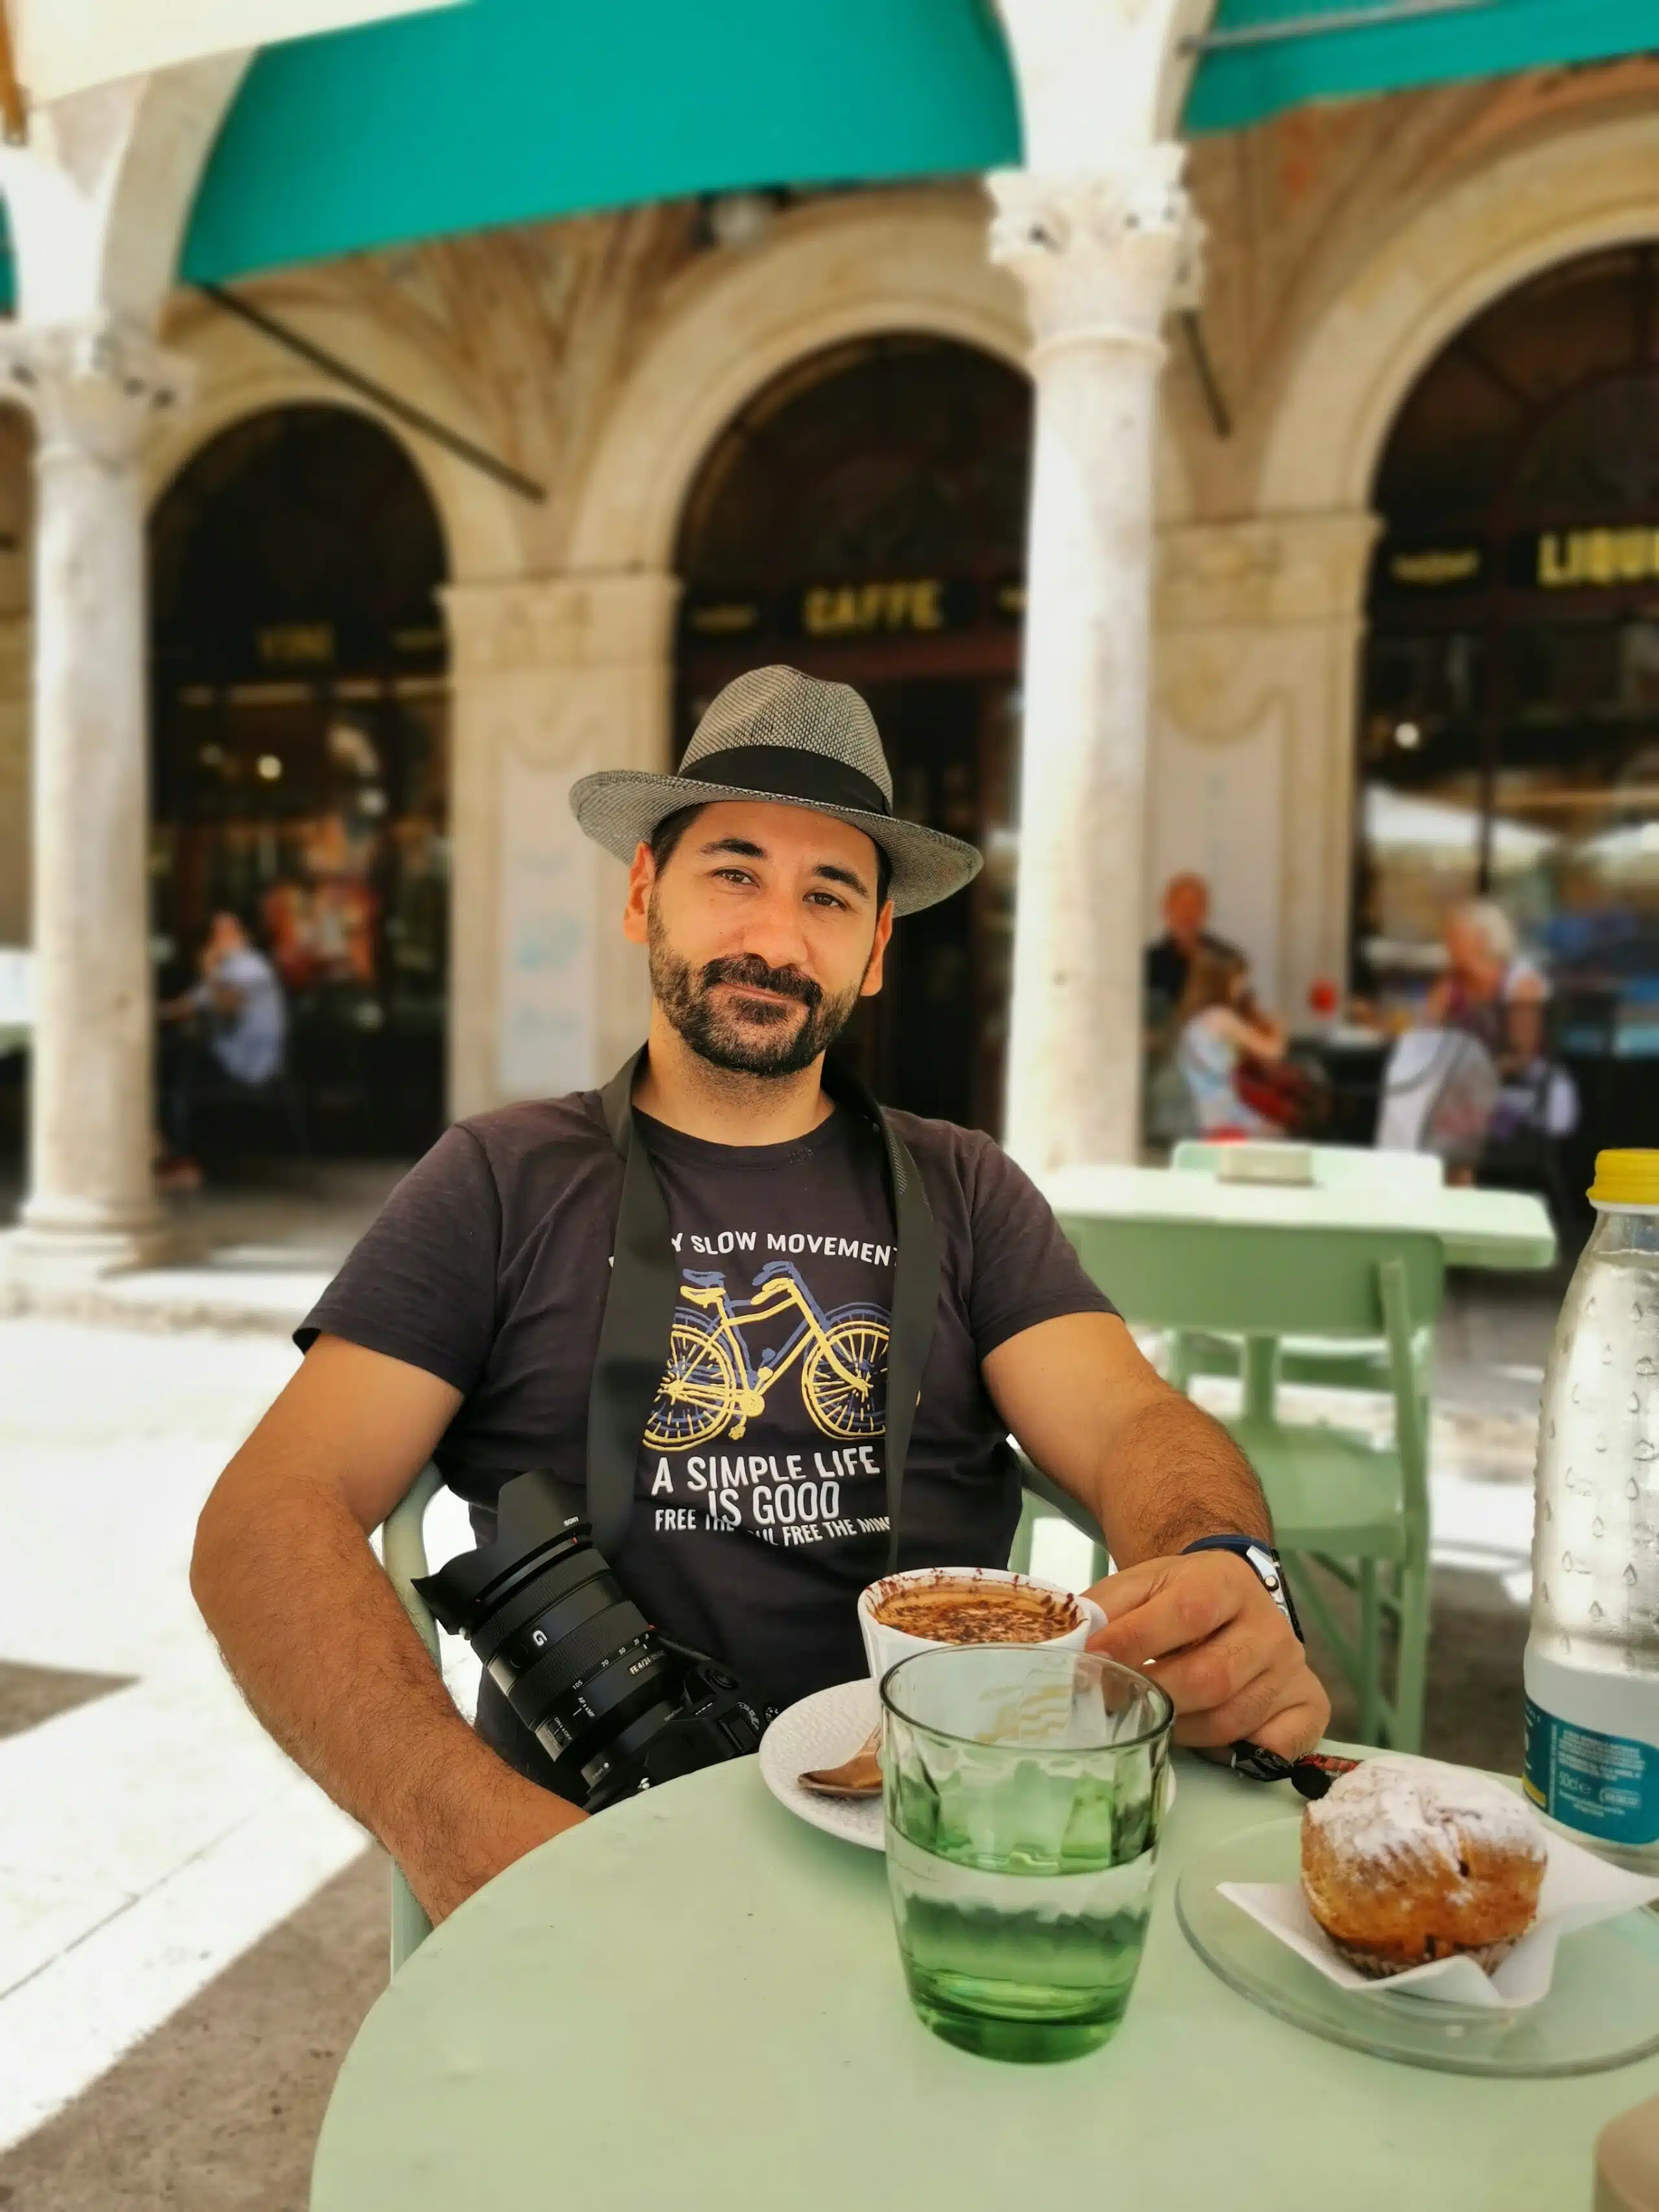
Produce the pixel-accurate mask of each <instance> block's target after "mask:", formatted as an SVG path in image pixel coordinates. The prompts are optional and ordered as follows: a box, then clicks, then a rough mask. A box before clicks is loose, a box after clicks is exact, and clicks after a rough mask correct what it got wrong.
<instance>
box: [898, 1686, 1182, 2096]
mask: <svg viewBox="0 0 1659 2212" xmlns="http://www.w3.org/2000/svg"><path fill="white" fill-rule="evenodd" d="M881 1702H882V1709H883V1710H882V1769H883V1773H884V1789H885V1800H886V1814H887V1878H888V1884H889V1887H890V1890H891V1893H892V1899H893V1918H894V1921H895V1923H896V1927H897V1930H898V1943H899V1951H900V1954H901V1956H902V1959H903V1961H904V1972H905V1977H906V1978H907V1980H908V1983H909V1986H910V1996H911V2001H912V2002H913V2003H914V2004H915V2008H916V2011H917V2012H918V2013H919V2014H920V2015H921V2019H922V2020H923V2021H924V2022H925V2023H926V2025H927V2027H930V2028H932V2029H933V2033H934V2034H936V2035H939V2036H943V2037H944V2039H945V2041H946V2042H947V2043H954V2044H956V2045H959V2046H960V2048H962V2049H963V2050H964V2051H977V2052H978V2053H979V2054H980V2055H981V2057H987V2058H1006V2059H1014V2060H1019V2061H1024V2062H1026V2063H1031V2062H1036V2063H1041V2062H1043V2061H1046V2060H1049V2059H1056V2058H1073V2057H1078V2056H1079V2055H1080V2054H1081V2053H1082V2052H1084V2051H1095V2050H1098V2048H1099V2047H1100V2045H1102V2044H1103V2043H1107V2042H1109V2040H1110V2039H1111V2037H1112V2036H1113V2034H1114V2033H1115V2031H1116V2028H1117V2024H1118V2022H1119V2021H1121V2019H1122V2017H1123V2014H1124V2008H1125V2007H1126V2006H1127V2003H1128V2002H1129V1992H1130V1990H1131V1989H1132V1988H1133V1986H1134V1978H1135V1974H1136V1971H1137V1970H1138V1968H1139V1965H1140V1954H1141V1950H1142V1948H1143V1946H1144V1945H1145V1943H1146V1921H1147V1916H1148V1913H1149V1911H1150V1910H1151V1906H1152V1867H1153V1863H1154V1861H1155V1859H1156V1857H1157V1852H1158V1826H1159V1821H1160V1818H1161V1815H1162V1812H1163V1806H1164V1778H1165V1769H1166V1767H1167V1765H1168V1762H1169V1757H1170V1728H1171V1726H1172V1724H1173V1723H1174V1719H1175V1709H1174V1707H1173V1705H1171V1704H1170V1699H1169V1697H1168V1695H1167V1694H1166V1692H1164V1691H1163V1690H1161V1689H1159V1688H1158V1685H1157V1684H1156V1683H1155V1682H1152V1681H1149V1680H1147V1679H1146V1676H1145V1675H1143V1674H1136V1673H1134V1672H1133V1669H1132V1668H1127V1667H1120V1666H1119V1665H1117V1664H1116V1662H1115V1661H1113V1660H1110V1659H1102V1658H1099V1657H1097V1656H1096V1655H1095V1654H1094V1653H1092V1652H1086V1651H1085V1652H1079V1651H1073V1650H1055V1649H1054V1648H1053V1647H1052V1646H1048V1647H1043V1646H1037V1645H1032V1644H959V1645H951V1646H947V1647H945V1648H942V1649H940V1650H933V1651H922V1652H919V1653H917V1654H916V1655H915V1657H913V1658H909V1659H905V1660H902V1661H901V1662H899V1664H898V1665H897V1666H896V1667H895V1668H892V1669H891V1670H890V1672H889V1673H888V1674H886V1675H885V1676H884V1678H883V1680H882V1685H881Z"/></svg>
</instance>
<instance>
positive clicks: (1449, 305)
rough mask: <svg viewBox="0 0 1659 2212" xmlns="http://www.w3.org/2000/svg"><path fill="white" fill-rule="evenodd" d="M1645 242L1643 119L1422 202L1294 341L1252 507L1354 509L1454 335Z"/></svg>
mask: <svg viewBox="0 0 1659 2212" xmlns="http://www.w3.org/2000/svg"><path fill="white" fill-rule="evenodd" d="M1656 235H1659V137H1656V134H1655V132H1654V130H1653V123H1652V118H1651V116H1650V115H1645V114H1632V115H1628V116H1625V117H1622V118H1618V119H1616V120H1607V121H1602V122H1599V123H1595V124H1589V125H1582V126H1580V127H1579V128H1577V129H1574V130H1571V131H1563V132H1562V133H1561V134H1560V135H1559V137H1556V138H1554V139H1553V140H1551V141H1548V142H1547V143H1543V144H1541V145H1540V144H1535V143H1534V144H1528V145H1524V146H1522V147H1518V148H1516V149H1514V150H1513V151H1511V152H1510V153H1508V154H1506V155H1504V156H1503V157H1502V158H1500V159H1499V160H1498V161H1492V162H1490V163H1487V164H1486V165H1485V166H1483V167H1480V169H1478V170H1475V171H1474V172H1473V173H1471V174H1469V175H1468V176H1466V177H1465V178H1463V179H1462V181H1461V182H1460V183H1458V184H1455V185H1453V186H1452V187H1451V188H1450V189H1449V191H1443V192H1440V193H1437V194H1436V195H1435V196H1434V197H1432V198H1431V199H1429V200H1427V201H1426V202H1425V204H1423V205H1422V206H1420V207H1419V209H1418V210H1417V211H1416V212H1415V214H1413V216H1411V217H1409V218H1408V219H1407V221H1406V222H1403V223H1402V224H1401V225H1400V227H1399V228H1397V229H1396V230H1395V232H1394V233H1393V234H1392V235H1391V236H1390V237H1389V238H1388V239H1387V240H1385V242H1384V243H1383V246H1382V248H1381V250H1380V251H1379V252H1376V253H1375V254H1373V255H1371V256H1370V257H1369V258H1367V259H1365V260H1364V261H1363V262H1362V263H1360V264H1359V265H1358V268H1357V269H1356V270H1355V271H1354V273H1353V275H1352V278H1351V279H1350V281H1349V282H1348V283H1346V285H1345V286H1344V287H1343V288H1342V289H1341V290H1340V292H1339V294H1338V295H1337V296H1336V298H1335V299H1334V301H1333V302H1332V303H1331V304H1330V305H1329V306H1328V307H1327V308H1326V310H1325V312H1324V313H1322V315H1321V316H1320V317H1319V318H1318V319H1317V320H1316V322H1315V323H1314V324H1313V325H1312V326H1311V327H1310V330H1309V331H1308V333H1307V335H1306V337H1304V340H1303V343H1302V346H1301V349H1300V352H1299V356H1298V359H1297V363H1296V366H1295V368H1293V369H1292V371H1291V375H1290V377H1289V379H1288V380H1287V382H1286V385H1285V391H1284V393H1283V396H1282V398H1280V401H1279V406H1278V408H1277V410H1275V416H1274V427H1273V432H1272V434H1271V435H1270V437H1269V438H1268V441H1267V447H1266V452H1265V454H1264V458H1263V461H1262V465H1261V477H1260V490H1259V496H1258V501H1257V504H1258V507H1259V508H1260V510H1261V512H1262V513H1265V514H1270V515H1271V514H1279V513H1309V512H1315V513H1345V512H1346V513H1352V512H1353V511H1355V510H1358V509H1363V508H1364V507H1366V506H1367V505H1368V504H1369V501H1370V488H1371V481H1372V478H1373V477H1374V475H1375V473H1376V464H1377V461H1378V459H1379V458H1380V456H1381V454H1382V451H1383V444H1384V442H1385V441H1386V440H1387V437H1388V435H1389V429H1390V428H1391V426H1392V424H1393V422H1394V419H1395V415H1396V414H1397V413H1398V411H1399V410H1400V407H1401V404H1402V403H1403V401H1404V399H1405V398H1406V395H1407V392H1409V391H1410V390H1411V387H1412V386H1413V383H1414V382H1415V381H1416V380H1417V378H1418V376H1419V374H1421V372H1422V371H1423V369H1424V368H1426V367H1427V365H1428V363H1429V362H1431V361H1432V360H1433V359H1434V357H1435V356H1436V355H1437V353H1438V352H1439V351H1440V350H1441V349H1442V348H1443V346H1444V345H1446V344H1447V343H1449V341H1450V340H1451V339H1452V338H1453V337H1455V335H1456V333H1457V332H1458V331H1460V330H1461V329H1462V327H1463V326H1464V325H1466V324H1467V323H1468V322H1469V321H1471V320H1472V319H1473V318H1474V316H1475V315H1476V314H1478V313H1480V310H1481V309H1482V308H1483V307H1486V306H1488V305H1490V303H1491V302H1492V301H1494V300H1496V299H1498V297H1499V296H1500V295H1502V294H1504V293H1505V292H1508V291H1510V290H1512V289H1514V288H1515V286H1516V285H1517V284H1520V283H1524V282H1525V280H1526V279H1527V278H1528V277H1529V276H1536V275H1537V274H1538V273H1539V272H1540V271H1541V270H1545V269H1547V268H1550V267H1552V266H1553V265H1554V264H1556V263H1558V262H1562V261H1567V260H1571V259H1573V258H1576V257H1577V255H1580V254H1583V253H1589V252H1593V251H1595V249H1596V248H1597V247H1600V246H1615V245H1620V244H1624V243H1626V242H1627V241H1629V240H1632V239H1638V238H1651V237H1654V236H1656ZM1358 583H1359V588H1360V589H1361V590H1362V591H1363V588H1364V580H1363V576H1362V577H1360V578H1359V579H1358Z"/></svg>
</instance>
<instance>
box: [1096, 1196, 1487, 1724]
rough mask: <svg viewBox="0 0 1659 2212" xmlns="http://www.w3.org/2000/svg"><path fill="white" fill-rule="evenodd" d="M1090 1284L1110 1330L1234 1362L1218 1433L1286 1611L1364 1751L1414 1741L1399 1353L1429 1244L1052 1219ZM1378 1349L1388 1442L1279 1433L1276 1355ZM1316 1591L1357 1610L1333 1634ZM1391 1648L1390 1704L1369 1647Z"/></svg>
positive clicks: (1411, 1464) (1414, 1537)
mask: <svg viewBox="0 0 1659 2212" xmlns="http://www.w3.org/2000/svg"><path fill="white" fill-rule="evenodd" d="M1061 1224H1062V1226H1063V1227H1064V1229H1065V1231H1066V1235H1067V1236H1068V1237H1070V1238H1071V1240H1072V1242H1073V1244H1074V1245H1075V1246H1076V1248H1077V1250H1078V1252H1079V1255H1080V1257H1081V1259H1082V1261H1083V1264H1084V1266H1085V1268H1086V1269H1087V1270H1088V1272H1089V1273H1090V1275H1091V1277H1092V1278H1093V1279H1094V1280H1095V1281H1096V1282H1097V1283H1098V1284H1099V1285H1101V1287H1102V1288H1103V1289H1104V1290H1105V1291H1108V1292H1109V1294H1110V1296H1111V1297H1113V1298H1115V1300H1116V1302H1117V1304H1118V1305H1119V1306H1120V1307H1121V1310H1122V1311H1123V1313H1124V1315H1125V1316H1126V1317H1127V1319H1129V1320H1131V1321H1133V1322H1146V1323H1147V1324H1149V1325H1151V1326H1152V1327H1155V1328H1167V1329H1178V1330H1183V1331H1184V1330H1197V1331H1201V1332H1205V1333H1206V1334H1207V1333H1213V1334H1218V1335H1223V1336H1230V1337H1233V1338H1237V1339H1238V1340H1240V1341H1241V1342H1242V1345H1243V1411H1242V1412H1241V1413H1240V1414H1239V1416H1238V1418H1237V1419H1236V1420H1232V1421H1230V1422H1229V1423H1228V1424H1227V1426H1228V1427H1229V1428H1230V1429H1231V1431H1232V1434H1233V1436H1234V1437H1236V1438H1237V1442H1238V1443H1239V1445H1240V1446H1241V1448H1242V1449H1243V1451H1244V1453H1245V1455H1246V1456H1247V1457H1248V1458H1249V1461H1250V1463H1251V1465H1252V1466H1253V1467H1254V1468H1255V1471H1256V1473H1257V1474H1258V1475H1259V1476H1260V1478H1261V1486H1262V1488H1263V1490H1264V1491H1265V1492H1267V1503H1268V1506H1269V1508H1270V1509H1271V1510H1272V1513H1273V1526H1274V1528H1275V1530H1276V1532H1277V1538H1278V1542H1279V1547H1280V1549H1281V1551H1283V1552H1284V1553H1285V1555H1286V1559H1287V1563H1288V1565H1289V1569H1290V1572H1291V1581H1292V1584H1293V1587H1294V1589H1295V1591H1296V1595H1297V1602H1298V1604H1299V1605H1301V1606H1302V1607H1303V1608H1304V1617H1305V1618H1307V1619H1309V1620H1310V1621H1311V1622H1312V1623H1313V1624H1314V1625H1315V1626H1316V1627H1317V1628H1318V1629H1319V1630H1320V1632H1321V1633H1322V1636H1323V1637H1324V1638H1325V1640H1326V1642H1327V1643H1328V1645H1329V1646H1330V1649H1331V1651H1332V1653H1333V1656H1334V1657H1335V1659H1336V1661H1337V1663H1338V1664H1339V1665H1340V1667H1341V1668H1342V1671H1343V1672H1344V1674H1346V1676H1347V1677H1348V1679H1349V1680H1350V1681H1352V1684H1353V1685H1354V1687H1355V1690H1356V1692H1358V1699H1359V1726H1358V1734H1359V1735H1360V1737H1361V1738H1362V1739H1363V1740H1364V1741H1366V1742H1372V1743H1383V1742H1386V1743H1389V1744H1391V1745H1393V1746H1394V1747H1395V1748H1396V1749H1397V1750H1401V1751H1415V1750H1416V1749H1417V1748H1418V1747H1419V1744H1420V1743H1421V1741H1422V1732H1423V1700H1424V1691H1425V1682H1426V1676H1427V1667H1428V1644H1429V1534H1430V1531H1429V1489H1428V1440H1429V1426H1428V1405H1427V1401H1426V1399H1425V1395H1424V1392H1423V1390H1422V1388H1421V1380H1420V1376H1419V1372H1418V1369H1417V1364H1416V1360H1415V1358H1414V1354H1413V1346H1414V1343H1415V1341H1416V1340H1417V1338H1418V1337H1419V1335H1420V1334H1421V1333H1422V1332H1423V1331H1424V1330H1425V1329H1430V1328H1432V1326H1433V1323H1434V1321H1435V1318H1436V1316H1437V1314H1438V1312H1439V1310H1440V1304H1441V1299H1442V1297H1443V1294H1444V1277H1445V1267H1444V1261H1443V1256H1442V1253H1441V1248H1440V1241H1439V1239H1438V1238H1437V1237H1430V1236H1425V1235H1421V1234H1413V1233H1407V1232H1404V1231H1401V1232H1398V1233H1395V1232H1392V1231H1383V1230H1336V1229H1331V1230H1326V1229H1306V1230H1300V1231H1286V1230H1283V1229H1276V1228H1269V1227H1266V1226H1264V1225H1260V1224H1256V1223H1248V1224H1247V1223H1242V1222H1186V1221H1182V1222H1173V1221H1161V1222H1146V1221H1119V1220H1112V1219H1109V1218H1103V1217H1100V1216H1094V1215H1073V1216H1064V1215H1063V1216H1062V1217H1061ZM1316 1333H1317V1334H1319V1335H1321V1336H1324V1337H1328V1338H1334V1339H1337V1340H1344V1339H1346V1340H1350V1341H1352V1342H1354V1343H1364V1341H1365V1340H1369V1339H1375V1338H1377V1337H1379V1336H1380V1337H1381V1339H1382V1340H1383V1345H1384V1346H1385V1347H1386V1352H1387V1358H1388V1366H1389V1395H1390V1396H1391V1397H1392V1399H1393V1401H1394V1428H1395V1433H1394V1440H1393V1442H1392V1443H1390V1444H1388V1445H1381V1444H1378V1443H1376V1442H1375V1441H1374V1439H1373V1438H1371V1437H1368V1436H1364V1435H1361V1434H1358V1433H1356V1432H1353V1431H1349V1430H1346V1429H1340V1428H1336V1427H1330V1426H1327V1425H1322V1424H1321V1425H1310V1424H1307V1423H1292V1422H1289V1421H1285V1420H1283V1419H1280V1418H1279V1411H1278V1406H1277V1386H1278V1381H1279V1343H1280V1340H1281V1339H1284V1338H1286V1337H1293V1336H1297V1335H1300V1334H1307V1335H1312V1334H1316ZM1333 1580H1334V1582H1335V1583H1338V1584H1339V1585H1340V1587H1342V1588H1343V1589H1346V1590H1347V1591H1349V1592H1350V1593H1352V1595H1353V1596H1354V1598H1355V1599H1356V1600H1357V1607H1358V1624H1357V1626H1356V1627H1355V1628H1354V1629H1352V1631H1350V1630H1349V1629H1348V1628H1346V1627H1345V1626H1344V1625H1343V1624H1342V1623H1341V1622H1340V1621H1339V1620H1338V1619H1337V1618H1336V1615H1335V1613H1334V1611H1333V1607H1332V1604H1331V1601H1330V1596H1329V1595H1328V1582H1330V1581H1333ZM1385 1621H1388V1622H1390V1623H1392V1625H1393V1627H1394V1629H1395V1642H1396V1654H1395V1670H1394V1682H1393V1688H1392V1692H1391V1693H1385V1690H1384V1686H1383V1626H1384V1623H1385Z"/></svg>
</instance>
